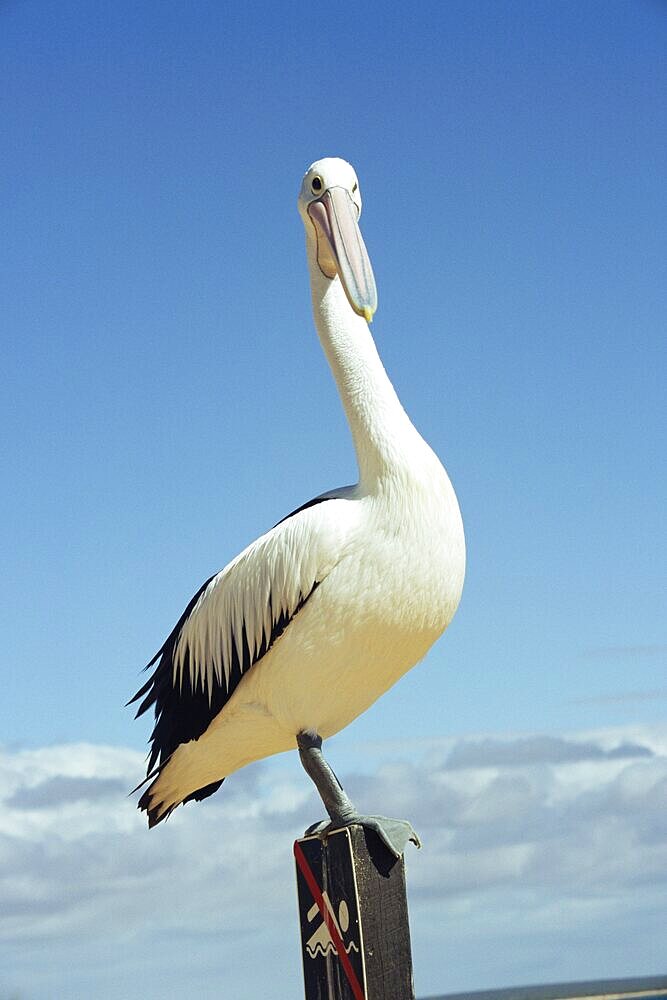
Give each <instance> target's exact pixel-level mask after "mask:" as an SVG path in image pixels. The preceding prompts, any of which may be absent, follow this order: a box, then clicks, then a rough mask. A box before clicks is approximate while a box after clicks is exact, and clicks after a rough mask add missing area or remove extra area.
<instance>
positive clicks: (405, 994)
mask: <svg viewBox="0 0 667 1000" xmlns="http://www.w3.org/2000/svg"><path fill="white" fill-rule="evenodd" d="M294 857H295V860H296V881H297V892H298V897H299V918H300V922H301V957H302V961H303V977H304V983H305V991H306V1000H414V996H415V994H414V987H413V984H412V955H411V952H410V928H409V926H408V904H407V899H406V895H405V865H404V862H403V858H402V857H401V858H395V857H394V856H393V855H392V854H391V853H390V852H389V851H388V850H387V848H386V847H385V845H384V844H383V843H382V841H381V840H380V838H379V837H378V836H377V834H376V833H374V832H373V831H372V830H366V829H364V827H362V826H359V825H355V826H351V827H344V828H343V829H341V830H336V831H335V832H334V833H332V834H330V835H329V836H328V837H327V838H326V840H320V838H319V837H304V838H303V839H301V840H297V841H295V843H294Z"/></svg>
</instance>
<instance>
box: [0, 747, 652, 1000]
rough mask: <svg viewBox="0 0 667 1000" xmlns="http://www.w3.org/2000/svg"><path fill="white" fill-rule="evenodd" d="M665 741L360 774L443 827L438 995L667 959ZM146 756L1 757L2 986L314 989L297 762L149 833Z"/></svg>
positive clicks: (513, 751)
mask: <svg viewBox="0 0 667 1000" xmlns="http://www.w3.org/2000/svg"><path fill="white" fill-rule="evenodd" d="M666 747H667V730H660V729H654V730H651V731H649V730H639V729H633V730H622V731H617V732H614V731H607V732H604V733H597V734H596V733H586V734H578V735H577V736H576V737H573V736H567V735H562V736H558V737H554V736H544V735H540V734H536V735H533V736H521V737H515V738H512V737H503V738H500V737H497V736H487V737H482V738H479V739H476V740H472V739H468V740H461V741H459V742H456V743H454V744H449V745H448V746H447V747H446V748H445V749H444V750H443V751H442V752H438V751H437V750H433V749H431V750H430V752H429V753H428V754H427V755H426V757H425V758H424V759H422V760H415V759H410V758H409V756H408V755H407V754H406V757H407V759H405V760H403V761H398V762H396V761H394V762H391V763H389V762H385V763H384V764H382V765H380V766H379V767H378V768H377V770H376V773H375V774H372V775H362V774H356V775H355V774H352V775H349V776H347V780H346V782H345V783H346V785H347V787H348V790H349V792H350V794H351V796H352V798H353V799H354V800H355V801H356V802H357V804H358V805H359V806H360V807H361V808H365V809H367V810H368V811H369V812H375V811H380V809H381V810H383V811H385V812H387V813H389V814H390V815H397V816H407V817H409V818H410V819H411V821H412V822H413V823H414V825H415V827H416V829H417V830H418V831H419V832H420V834H421V835H422V837H423V839H424V844H425V846H424V849H423V851H421V852H411V853H410V854H409V855H408V858H407V864H408V877H409V888H410V899H411V919H412V923H413V945H414V951H415V969H416V978H417V983H418V986H420V988H421V990H422V991H423V992H424V993H428V992H431V993H436V992H440V991H443V990H445V989H457V988H459V987H462V988H470V987H473V986H486V985H502V984H503V983H507V982H512V981H514V982H519V981H522V980H523V981H525V980H526V979H528V980H532V981H534V980H535V978H537V979H538V980H543V981H545V980H547V979H554V978H555V979H566V978H586V977H587V976H591V977H592V976H598V975H599V976H601V975H606V974H607V972H609V974H612V975H622V974H627V975H633V974H640V973H651V972H660V971H662V969H661V964H662V963H663V962H664V959H663V958H662V957H661V956H659V955H658V953H657V944H656V960H655V965H654V967H651V968H647V967H646V961H647V959H646V955H647V953H648V954H649V955H650V951H647V949H650V948H651V946H652V945H651V942H652V938H651V935H652V933H653V930H652V928H655V935H657V934H658V933H659V931H658V926H659V923H658V921H664V922H665V923H667V904H665V902H664V899H665V889H667V809H666V806H667V753H666V752H665V750H666ZM142 766H143V758H142V756H141V755H140V754H138V753H135V752H134V751H131V750H127V749H124V748H112V747H96V746H90V745H84V744H80V745H69V746H61V747H50V748H44V749H38V750H30V751H27V750H26V751H18V752H12V751H6V752H5V753H4V754H1V755H0V900H1V905H0V949H1V950H2V963H1V964H0V967H1V968H2V970H3V972H2V975H4V977H5V980H6V982H3V980H2V978H0V997H1V996H2V995H3V988H5V986H6V990H7V991H8V990H10V989H11V988H14V989H22V990H24V995H25V996H26V997H29V998H34V1000H41V998H47V997H49V998H50V997H53V996H58V997H62V998H64V1000H66V998H68V997H86V996H93V995H94V996H96V998H98V1000H103V998H105V997H109V998H111V997H118V996H123V997H124V998H127V1000H131V998H133V997H137V998H139V997H141V998H142V1000H148V998H150V997H153V996H155V997H158V996H164V995H177V994H178V995H198V996H209V995H210V996H214V995H218V993H219V991H220V990H222V991H223V993H224V995H230V996H233V995H236V996H260V995H261V996H262V997H265V998H267V1000H268V998H272V997H275V998H276V1000H278V998H283V997H284V996H286V995H299V992H300V990H301V986H300V967H299V953H298V943H297V929H296V912H295V902H294V887H293V867H292V862H291V856H290V852H291V841H292V839H293V838H294V836H296V835H298V834H299V833H300V831H301V830H302V829H303V828H304V827H305V826H306V825H307V824H308V823H309V822H311V821H313V820H314V819H317V818H319V816H320V814H321V807H320V806H319V804H318V802H317V800H316V798H315V796H314V793H313V792H312V790H311V788H310V786H309V782H308V779H307V778H306V777H305V775H303V774H302V773H301V771H300V768H299V767H298V763H297V761H296V755H288V757H286V758H280V759H276V760H274V761H272V762H266V763H265V764H262V765H258V766H254V767H252V768H248V769H246V770H245V771H242V772H240V773H239V774H238V775H234V776H233V777H232V778H231V779H230V780H228V781H227V782H226V783H225V785H224V786H223V788H222V790H221V791H220V792H219V793H217V794H216V795H215V796H214V797H213V798H212V799H210V800H208V801H207V802H206V803H202V804H201V805H196V804H193V805H190V806H188V807H185V808H184V809H182V810H178V811H177V812H176V813H174V815H173V817H172V818H171V819H170V820H169V821H168V823H166V824H162V825H161V826H160V827H158V828H157V829H156V830H154V831H151V832H150V833H149V832H148V830H147V829H146V826H145V820H144V818H143V817H142V816H141V815H140V814H139V813H138V812H137V810H136V807H135V806H136V803H135V800H134V799H132V798H128V797H127V794H126V791H127V790H129V789H130V788H131V787H132V786H133V785H134V784H136V782H137V780H138V778H139V776H140V775H141V771H142ZM510 916H511V919H512V920H513V921H514V926H515V928H516V930H517V936H516V938H515V940H514V944H513V946H512V949H511V955H510V952H508V950H507V947H506V938H507V933H508V932H507V930H506V929H505V930H501V924H502V925H503V926H504V925H506V923H507V920H508V919H509V918H510ZM494 917H495V920H494ZM629 928H630V930H629ZM632 928H634V930H632ZM519 930H520V933H518V931H519ZM575 931H576V934H578V935H579V937H576V934H575ZM573 934H574V935H575V937H576V940H574V941H573ZM473 941H475V942H476V945H477V953H478V955H479V957H478V959H477V960H476V961H475V962H472V959H471V952H470V949H471V947H472V942H473ZM577 941H578V942H581V941H588V946H587V948H586V949H585V950H582V949H581V948H578V947H577ZM502 942H505V944H504V945H503V947H501V943H502ZM448 946H451V948H453V949H454V950H453V951H452V952H451V953H449V952H447V947H448ZM443 947H444V951H445V952H446V953H447V954H448V957H447V962H446V974H445V971H444V968H443V966H442V964H441V963H442V953H443ZM45 948H46V949H48V952H49V955H50V956H52V957H51V959H50V961H49V963H48V964H47V965H45V963H44V962H43V952H44V949H45ZM40 956H42V958H40ZM605 956H606V959H605ZM593 957H595V960H596V961H598V962H600V961H603V960H605V961H606V962H607V964H606V965H605V967H604V968H601V967H598V966H591V967H583V966H582V965H581V963H582V962H585V961H587V960H588V961H591V959H592V958H593ZM248 962H250V967H249V968H250V971H249V972H248V971H246V972H243V973H242V972H241V970H242V968H243V967H244V965H245V964H247V963H248ZM471 962H472V964H471ZM577 963H579V964H577ZM243 977H245V978H243ZM248 977H250V978H248ZM186 983H187V986H186V985H185V984H186ZM179 984H180V986H179ZM207 991H208V992H207ZM235 991H236V992H235Z"/></svg>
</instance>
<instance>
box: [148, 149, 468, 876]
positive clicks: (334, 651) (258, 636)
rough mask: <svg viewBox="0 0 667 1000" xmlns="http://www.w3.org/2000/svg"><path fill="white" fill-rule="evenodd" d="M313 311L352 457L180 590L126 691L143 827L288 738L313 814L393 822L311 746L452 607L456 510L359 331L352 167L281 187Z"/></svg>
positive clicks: (383, 832) (406, 665)
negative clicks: (293, 212)
mask: <svg viewBox="0 0 667 1000" xmlns="http://www.w3.org/2000/svg"><path fill="white" fill-rule="evenodd" d="M298 209H299V213H300V215H301V218H302V220H303V224H304V227H305V231H306V254H307V258H308V267H309V271H310V284H311V291H312V301H313V311H314V315H315V325H316V327H317V332H318V335H319V338H320V341H321V344H322V348H323V350H324V353H325V355H326V358H327V361H328V362H329V365H330V367H331V371H332V374H333V377H334V379H335V381H336V385H337V387H338V391H339V393H340V398H341V401H342V404H343V408H344V410H345V415H346V417H347V420H348V423H349V426H350V430H351V434H352V439H353V443H354V448H355V451H356V457H357V463H358V467H359V480H358V482H357V483H356V484H355V485H354V486H343V487H341V488H339V489H334V490H329V491H328V492H327V493H322V494H320V496H317V497H315V498H314V499H313V500H310V501H308V502H307V503H305V504H303V505H302V506H301V507H299V508H297V509H296V510H295V511H293V512H292V513H291V514H288V515H287V516H286V517H284V518H283V519H282V520H281V521H279V522H278V523H277V524H276V525H275V526H274V527H273V528H271V530H270V531H267V532H266V534H264V535H261V537H259V538H258V539H257V540H256V541H254V542H252V544H251V545H249V546H248V547H247V548H246V549H244V550H243V551H242V552H241V553H240V554H239V555H238V556H237V557H236V558H235V559H232V561H231V562H230V563H228V564H227V566H225V568H224V569H222V570H221V571H220V572H219V573H217V574H216V575H215V576H212V577H211V578H210V579H209V580H207V581H206V582H205V583H204V584H203V585H202V587H201V588H200V589H199V591H198V592H197V593H196V594H195V595H194V597H193V598H192V600H191V601H190V603H189V604H188V606H187V607H186V609H185V611H184V612H183V614H182V616H181V617H180V619H179V620H178V622H177V623H176V626H175V627H174V629H173V631H172V632H171V634H170V635H169V636H168V638H167V639H166V641H165V642H164V644H163V645H162V647H161V648H160V649H159V650H158V652H157V653H156V655H155V656H154V657H153V659H152V660H151V662H150V663H149V664H148V666H147V668H146V669H149V668H150V667H154V670H153V673H152V675H151V676H150V679H149V680H148V681H147V683H146V684H144V685H143V687H142V688H141V689H140V690H139V691H138V692H137V694H136V695H135V696H134V698H133V699H132V701H133V702H134V701H137V700H139V699H142V700H141V703H140V705H139V708H138V711H137V717H138V716H140V715H141V714H142V713H144V712H146V711H147V710H148V709H149V708H151V707H153V708H154V714H155V726H154V729H153V732H152V735H151V737H150V743H151V749H150V754H149V759H148V767H147V777H146V778H145V780H144V782H142V784H147V783H148V782H150V784H149V786H148V788H147V789H146V790H145V791H144V792H143V794H142V795H141V797H140V799H139V808H140V809H142V810H145V812H146V813H147V814H148V825H149V827H153V826H155V825H156V824H157V823H159V822H161V820H163V819H165V818H166V817H167V816H169V814H170V813H171V812H172V811H173V810H174V809H175V808H176V806H178V805H180V804H181V803H183V802H188V801H190V800H193V799H194V800H201V799H204V798H206V797H207V796H209V795H211V794H213V792H215V791H217V789H218V788H219V787H220V785H221V784H222V782H223V781H224V779H225V778H227V777H228V776H229V775H231V774H233V773H234V772H235V771H238V770H239V769H240V768H242V767H245V765H246V764H250V763H251V762H252V761H256V760H260V759H262V758H265V757H268V756H270V755H272V754H276V753H281V752H283V751H286V750H290V749H295V748H298V751H299V754H300V758H301V762H302V764H303V766H304V768H305V770H306V772H307V773H308V774H309V776H310V777H311V778H312V780H313V781H314V782H315V785H316V787H317V789H318V791H319V793H320V796H321V798H322V801H323V803H324V806H325V808H326V810H327V813H328V815H329V820H328V821H324V822H323V823H318V824H315V825H314V826H313V827H310V828H309V830H308V831H307V832H316V833H318V834H319V835H320V836H322V837H325V836H326V835H327V833H328V832H329V831H331V830H333V829H337V828H339V827H341V826H346V825H351V824H352V823H361V824H362V825H364V826H366V827H368V828H370V829H373V830H375V831H376V832H377V833H378V834H379V836H380V837H381V838H382V840H383V841H384V843H385V844H386V845H387V847H388V848H389V850H390V851H392V852H393V854H394V855H396V856H398V855H400V854H401V853H402V852H403V849H404V847H405V845H406V844H407V842H408V840H413V841H414V842H415V843H416V844H417V846H419V841H418V838H417V836H416V834H415V833H414V830H413V829H412V827H411V826H410V824H409V823H406V822H404V821H401V820H392V819H388V818H386V817H383V816H362V815H360V814H359V813H358V812H357V810H356V809H355V807H354V806H353V804H352V802H351V801H350V799H349V798H348V796H347V795H346V794H345V792H344V791H343V788H342V786H341V785H340V783H339V781H338V779H337V778H336V776H335V774H334V772H333V771H332V770H331V768H330V767H329V765H328V763H327V761H326V760H325V758H324V756H323V754H322V740H323V739H326V738H328V737H329V736H332V735H333V734H334V733H337V732H339V731H340V730H341V729H343V728H344V727H345V726H347V725H348V724H349V723H350V722H352V720H353V719H355V718H356V717H357V716H358V715H360V714H361V713H362V712H364V711H365V710H366V709H367V708H368V707H369V706H370V705H372V704H373V702H375V701H376V699H377V698H379V697H380V695H382V694H383V693H384V692H385V691H387V689H388V688H390V687H391V686H392V685H393V684H394V683H395V682H396V681H397V680H398V679H399V678H400V677H401V676H402V675H403V674H405V673H406V671H407V670H409V669H410V668H411V667H413V666H414V665H415V664H416V663H417V662H418V661H419V660H421V659H422V658H423V657H424V655H425V654H426V652H427V651H428V649H429V648H430V647H431V646H432V644H433V643H434V642H435V640H436V639H437V638H438V637H439V636H440V635H441V634H442V633H443V632H444V630H445V629H446V628H447V626H448V624H449V622H450V621H451V619H452V617H453V615H454V612H455V611H456V608H457V606H458V603H459V600H460V597H461V590H462V587H463V577H464V571H465V543H464V536H463V525H462V521H461V515H460V512H459V506H458V503H457V499H456V495H455V493H454V490H453V488H452V485H451V483H450V481H449V478H448V476H447V473H446V472H445V470H444V468H443V467H442V465H441V463H440V461H439V459H438V458H437V457H436V455H435V454H434V452H433V451H432V450H431V448H430V447H429V446H428V444H426V442H425V441H424V440H423V438H422V437H421V436H420V435H419V433H418V432H417V430H416V429H415V428H414V426H413V425H412V423H411V422H410V420H409V418H408V416H407V414H406V412H405V410H404V409H403V407H402V406H401V403H400V402H399V399H398V396H397V395H396V392H395V390H394V388H393V386H392V384H391V382H390V381H389V378H388V376H387V374H386V372H385V370H384V368H383V366H382V362H381V361H380V358H379V355H378V353H377V349H376V347H375V344H374V342H373V338H372V336H371V333H370V330H369V323H370V322H371V320H372V318H373V314H374V312H375V310H376V308H377V292H376V286H375V279H374V276H373V270H372V267H371V263H370V260H369V257H368V253H367V251H366V247H365V245H364V241H363V239H362V236H361V233H360V230H359V225H358V220H359V216H360V214H361V193H360V190H359V182H358V180H357V176H356V173H355V171H354V169H353V168H352V167H351V166H350V164H349V163H347V162H345V161H344V160H341V159H337V158H325V159H322V160H318V161H317V162H316V163H313V165H312V166H311V167H310V168H309V169H308V170H307V172H306V174H305V176H304V178H303V182H302V184H301V190H300V193H299V197H298Z"/></svg>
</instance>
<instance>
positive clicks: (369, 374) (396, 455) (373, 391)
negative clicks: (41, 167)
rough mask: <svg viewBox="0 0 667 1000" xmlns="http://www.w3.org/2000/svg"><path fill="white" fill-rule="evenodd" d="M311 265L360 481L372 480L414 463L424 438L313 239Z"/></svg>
mask: <svg viewBox="0 0 667 1000" xmlns="http://www.w3.org/2000/svg"><path fill="white" fill-rule="evenodd" d="M308 264H309V268H310V280H311V290H312V297H313V312H314V315H315V325H316V327H317V333H318V335H319V338H320V342H321V344H322V348H323V350H324V353H325V355H326V358H327V361H328V362H329V366H330V368H331V371H332V374H333V377H334V379H335V381H336V385H337V387H338V392H339V395H340V398H341V402H342V404H343V409H344V410H345V415H346V417H347V421H348V424H349V426H350V431H351V433H352V440H353V442H354V448H355V451H356V455H357V463H358V465H359V475H360V483H361V484H362V485H370V484H371V483H373V482H374V481H376V480H377V479H379V478H382V477H383V476H384V475H385V474H386V473H387V472H391V471H396V470H397V469H399V468H401V467H407V466H409V465H410V464H411V463H414V460H415V457H416V453H415V446H416V442H419V443H420V444H421V445H422V446H423V441H422V439H421V437H420V436H419V434H418V433H417V431H416V430H415V428H414V427H413V425H412V423H411V422H410V419H409V417H408V415H407V414H406V412H405V410H404V409H403V406H402V405H401V402H400V400H399V398H398V396H397V394H396V390H395V389H394V387H393V385H392V384H391V382H390V380H389V377H388V375H387V373H386V371H385V369H384V366H383V364H382V361H381V360H380V356H379V354H378V351H377V348H376V346H375V342H374V340H373V337H372V336H371V332H370V329H369V327H368V324H367V322H366V320H365V319H364V318H363V317H362V316H358V315H357V314H356V313H355V312H354V310H353V309H352V307H351V305H350V303H349V302H348V299H347V296H346V295H345V291H344V289H343V286H342V284H341V281H340V279H339V278H338V277H337V276H336V277H335V278H333V279H331V278H327V277H326V276H325V275H324V274H322V272H321V270H320V268H319V266H318V264H317V259H316V253H315V250H314V248H313V247H312V245H311V243H310V241H308ZM419 450H420V449H418V451H419Z"/></svg>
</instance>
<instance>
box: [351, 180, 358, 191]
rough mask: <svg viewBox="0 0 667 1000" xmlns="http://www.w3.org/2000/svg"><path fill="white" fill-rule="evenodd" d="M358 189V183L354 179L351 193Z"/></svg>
mask: <svg viewBox="0 0 667 1000" xmlns="http://www.w3.org/2000/svg"><path fill="white" fill-rule="evenodd" d="M358 190H359V185H358V184H357V183H356V181H355V184H354V187H353V188H352V194H354V192H355V191H358Z"/></svg>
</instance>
